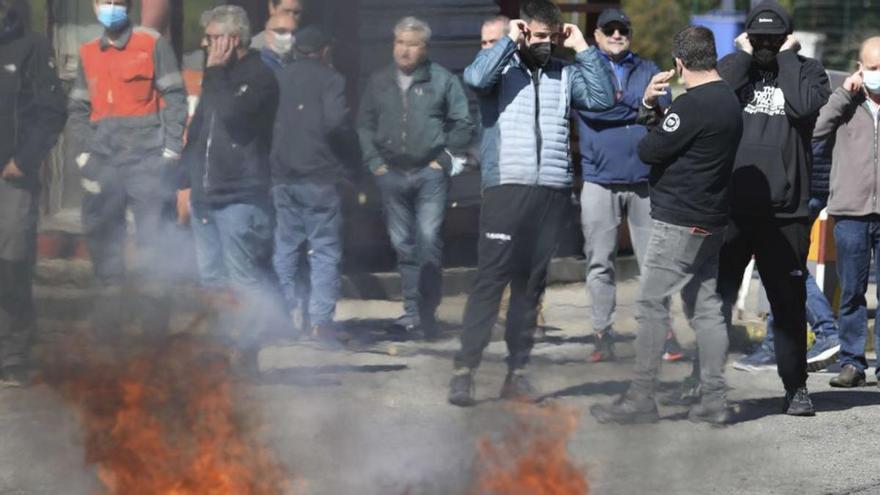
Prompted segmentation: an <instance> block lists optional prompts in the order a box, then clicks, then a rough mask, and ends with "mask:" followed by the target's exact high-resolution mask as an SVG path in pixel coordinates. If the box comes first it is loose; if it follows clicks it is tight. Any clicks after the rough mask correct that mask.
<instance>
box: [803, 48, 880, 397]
mask: <svg viewBox="0 0 880 495" xmlns="http://www.w3.org/2000/svg"><path fill="white" fill-rule="evenodd" d="M832 134H833V135H834V137H836V139H837V144H836V145H835V147H834V155H833V158H832V165H831V195H830V197H829V200H828V212H829V213H830V214H831V215H833V216H834V220H835V225H834V243H835V246H836V247H837V273H838V278H839V279H840V288H841V294H840V318H839V320H838V325H839V327H840V358H839V359H840V365H841V369H840V373H839V374H838V375H837V376H836V377H834V378H832V379H831V386H832V387H843V388H851V387H860V386H865V385H866V382H865V371H866V369H867V367H868V362H867V359H866V358H865V340H866V337H867V334H868V309H867V303H866V301H865V293H866V292H867V290H868V274H869V273H870V269H871V257H872V253H873V256H874V258H875V263H876V257H877V253H878V252H880V204H878V202H877V195H878V190H880V177H878V174H877V167H880V137H878V136H880V37H873V38H869V39H867V40H865V42H864V43H863V44H862V49H861V51H860V56H859V69H858V70H857V71H856V72H855V73H854V74H852V75H851V76H849V77H848V78H847V79H846V80H845V81H844V82H843V85H842V86H841V87H839V88H837V89H836V90H835V91H834V93H832V94H831V98H830V99H829V100H828V104H827V105H825V107H823V108H822V111H821V113H820V114H819V120H818V121H817V122H816V130H815V136H816V137H817V138H825V137H830V136H832ZM878 334H880V328H877V327H876V325H875V337H876V336H878ZM874 341H875V342H880V339H877V338H875V340H874ZM875 373H877V371H876V370H875Z"/></svg>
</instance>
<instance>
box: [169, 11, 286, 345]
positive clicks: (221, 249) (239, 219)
mask: <svg viewBox="0 0 880 495" xmlns="http://www.w3.org/2000/svg"><path fill="white" fill-rule="evenodd" d="M202 25H203V26H204V27H205V38H204V39H203V41H202V44H203V46H204V47H205V48H206V49H207V51H208V59H207V63H206V69H205V77H204V80H203V82H202V97H201V99H200V101H199V106H198V108H197V109H196V113H195V116H194V117H193V121H192V124H191V126H190V129H189V141H188V143H187V146H186V149H185V150H184V155H183V160H184V164H185V165H186V166H187V167H188V169H189V177H190V182H191V185H192V199H191V203H192V211H193V221H192V226H193V233H194V235H195V240H196V255H197V259H198V264H199V273H200V275H201V280H202V284H203V285H204V286H206V288H209V289H217V290H226V289H232V290H233V291H234V292H235V293H236V295H237V296H238V297H240V298H243V300H242V302H243V303H244V306H243V309H244V313H243V315H244V317H245V318H247V317H248V316H247V315H248V314H249V312H250V311H251V310H253V308H251V307H249V306H250V305H252V304H253V303H255V302H256V301H257V298H260V297H261V296H262V295H264V294H261V292H262V291H261V289H263V288H265V287H266V285H265V284H266V281H267V275H268V273H269V272H268V270H269V261H270V260H269V257H270V253H271V248H272V205H271V202H270V200H269V150H270V147H271V141H272V124H273V122H274V119H275V109H276V108H277V106H278V82H277V80H276V79H275V75H274V74H273V73H272V70H271V69H269V68H268V67H267V66H266V64H265V63H263V61H262V60H261V59H260V54H259V52H257V51H255V50H248V48H247V47H248V44H249V43H250V25H249V22H248V19H247V14H246V13H245V11H244V9H242V8H241V7H237V6H225V5H224V6H219V7H216V8H214V9H213V10H210V11H208V12H205V13H204V14H203V15H202ZM265 300H267V301H268V300H269V299H268V298H266V299H265ZM253 311H254V312H256V310H253ZM250 314H253V313H250ZM245 331H246V332H255V331H257V330H256V329H254V328H247V329H245ZM243 337H246V340H247V342H243V341H244V339H243V341H242V342H243V343H245V344H247V345H250V344H253V342H254V341H253V337H254V336H253V335H248V336H243Z"/></svg>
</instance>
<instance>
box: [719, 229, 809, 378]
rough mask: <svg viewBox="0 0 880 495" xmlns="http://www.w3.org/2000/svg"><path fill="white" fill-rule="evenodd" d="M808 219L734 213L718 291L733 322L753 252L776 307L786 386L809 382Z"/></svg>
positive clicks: (780, 368) (778, 355)
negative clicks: (805, 309)
mask: <svg viewBox="0 0 880 495" xmlns="http://www.w3.org/2000/svg"><path fill="white" fill-rule="evenodd" d="M809 248H810V224H809V220H808V219H807V218H796V219H775V218H771V217H747V216H743V217H733V218H731V221H730V225H729V227H728V229H727V236H726V239H725V242H724V247H722V249H721V264H720V267H719V271H718V292H719V293H720V295H721V299H722V301H723V308H724V317H725V318H726V319H727V322H728V325H730V322H731V319H732V311H733V306H734V304H736V298H737V294H738V291H739V287H740V284H741V283H742V277H743V271H744V270H745V267H746V265H748V263H749V260H751V258H752V256H753V255H754V256H755V262H756V265H757V267H758V272H759V273H760V274H761V282H762V283H763V284H764V288H765V289H766V291H767V298H768V299H769V300H770V308H771V309H772V310H773V317H774V319H775V324H774V329H775V333H774V337H775V346H774V347H775V349H776V363H777V370H778V372H779V376H780V378H782V383H783V384H784V385H785V389H786V390H788V391H793V390H795V389H797V388H799V387H803V386H804V385H806V383H807V358H806V354H807V330H806V329H807V318H806V312H805V311H804V308H805V307H806V304H807V290H806V285H805V284H806V278H807V252H808V250H809Z"/></svg>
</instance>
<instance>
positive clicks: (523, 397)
mask: <svg viewBox="0 0 880 495" xmlns="http://www.w3.org/2000/svg"><path fill="white" fill-rule="evenodd" d="M500 395H501V398H502V399H505V400H513V401H517V402H532V403H533V402H538V393H537V392H536V391H535V388H534V387H533V386H532V383H531V382H530V381H529V378H528V376H526V373H525V371H524V370H521V369H516V370H512V371H510V372H508V373H507V377H506V378H505V379H504V385H502V387H501V394H500Z"/></svg>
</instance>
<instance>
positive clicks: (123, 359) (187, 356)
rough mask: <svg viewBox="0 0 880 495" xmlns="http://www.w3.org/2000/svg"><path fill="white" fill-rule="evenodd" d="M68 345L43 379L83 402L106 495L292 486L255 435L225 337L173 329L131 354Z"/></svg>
mask: <svg viewBox="0 0 880 495" xmlns="http://www.w3.org/2000/svg"><path fill="white" fill-rule="evenodd" d="M61 349H63V351H59V352H58V353H57V354H58V355H57V356H56V359H55V363H54V365H53V366H52V368H51V369H50V370H49V371H48V372H47V373H46V375H45V379H46V382H47V383H48V384H49V385H50V386H52V387H53V388H55V389H56V390H57V391H58V392H59V393H60V394H61V396H62V397H63V398H64V400H65V401H67V402H69V403H70V404H72V405H73V406H74V407H75V408H76V411H77V413H78V417H79V419H80V422H81V423H82V426H83V428H84V430H85V441H86V445H85V447H86V461H87V462H88V463H89V464H93V465H96V467H97V471H98V479H99V480H100V481H101V483H102V485H103V487H104V489H105V493H106V494H109V495H117V494H118V495H280V494H284V493H289V483H288V481H287V479H286V478H287V476H286V473H285V472H284V470H283V468H282V467H281V465H280V464H279V463H278V462H277V461H276V460H275V459H274V458H273V456H272V454H271V453H270V452H269V451H268V450H267V449H266V448H265V447H263V446H261V445H260V444H259V443H258V442H257V441H255V440H254V439H253V438H252V435H250V433H251V432H250V431H249V429H248V425H247V424H246V423H245V422H244V416H243V415H242V413H241V410H240V409H239V407H238V406H237V405H238V404H242V402H243V401H240V400H237V399H239V392H240V391H239V390H238V388H237V386H236V383H237V382H235V381H234V380H233V377H232V374H231V372H230V365H229V352H228V351H227V350H226V349H224V348H223V347H221V346H220V345H218V344H216V343H213V342H210V341H207V340H203V339H197V338H194V337H190V336H175V337H170V338H167V339H164V340H161V341H149V342H141V343H139V344H138V345H137V348H136V349H135V350H132V351H127V352H121V351H120V350H119V349H113V350H109V351H110V352H104V353H100V352H96V350H95V349H96V348H95V345H94V343H92V344H88V342H87V341H84V340H80V339H75V340H73V341H71V342H66V343H65V345H62V346H61ZM104 350H105V351H108V349H104Z"/></svg>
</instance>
